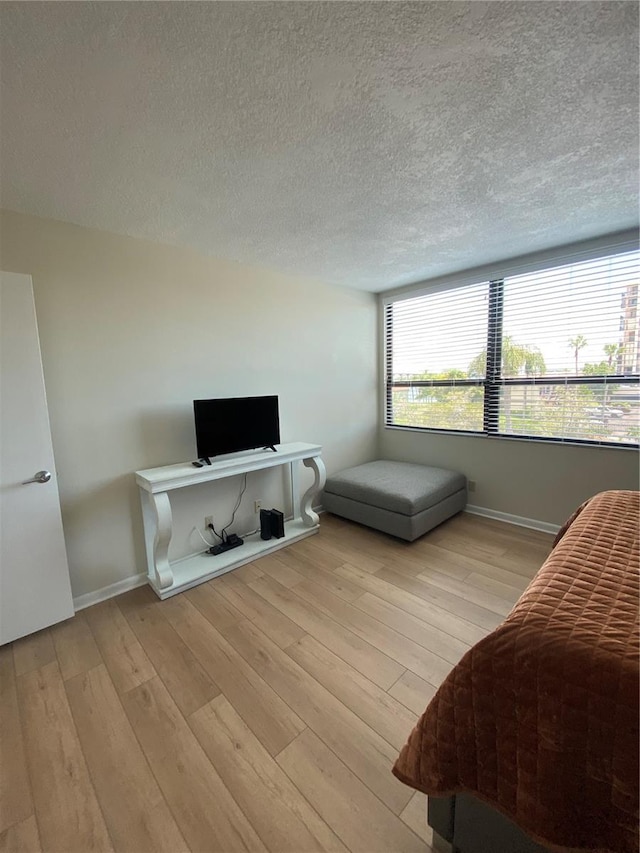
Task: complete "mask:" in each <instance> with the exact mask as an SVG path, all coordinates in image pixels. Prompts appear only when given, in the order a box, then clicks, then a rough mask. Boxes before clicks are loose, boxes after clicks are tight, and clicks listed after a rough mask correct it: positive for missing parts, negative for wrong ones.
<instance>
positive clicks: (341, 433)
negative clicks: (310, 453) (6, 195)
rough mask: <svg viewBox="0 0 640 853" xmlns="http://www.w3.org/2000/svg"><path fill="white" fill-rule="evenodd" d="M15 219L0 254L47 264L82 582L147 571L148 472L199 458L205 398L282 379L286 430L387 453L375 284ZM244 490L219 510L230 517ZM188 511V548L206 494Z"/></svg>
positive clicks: (55, 398)
mask: <svg viewBox="0 0 640 853" xmlns="http://www.w3.org/2000/svg"><path fill="white" fill-rule="evenodd" d="M0 226H1V231H0V237H1V247H0V248H1V256H0V268H2V269H4V270H7V271H11V272H22V273H29V274H31V275H32V276H33V285H34V293H35V301H36V311H37V316H38V323H39V329H40V340H41V346H42V355H43V364H44V372H45V380H46V386H47V394H48V401H49V410H50V416H51V425H52V435H53V444H54V451H55V456H56V468H57V470H58V476H59V486H60V494H61V501H62V514H63V522H64V528H65V537H66V542H67V549H68V555H69V563H70V570H71V580H72V586H73V591H74V595H76V596H78V595H81V594H85V593H88V592H91V591H93V590H97V589H100V588H102V587H105V586H107V585H109V584H112V583H114V582H117V581H119V580H122V579H124V578H127V577H129V576H131V575H134V574H136V573H139V572H142V571H144V570H145V558H144V549H143V539H142V530H141V524H142V522H141V514H140V509H139V504H138V494H137V489H136V487H135V484H134V477H133V472H134V471H136V470H138V469H141V468H148V467H153V466H157V465H167V464H171V463H174V462H182V461H185V460H189V459H193V458H194V455H195V437H194V432H193V415H192V400H193V399H194V398H201V397H216V396H221V397H222V396H234V395H237V396H244V395H253V394H278V395H279V397H280V416H281V433H282V441H283V442H287V441H310V442H317V443H319V444H322V445H323V447H324V458H325V462H326V465H327V469H328V471H333V470H337V469H339V468H342V467H345V466H348V465H354V464H357V463H359V462H362V461H366V460H368V459H371V458H373V457H374V456H375V452H376V441H377V425H376V419H377V411H376V399H377V389H376V367H375V366H376V350H375V344H376V303H375V299H374V297H373V296H372V295H370V294H364V293H361V292H357V291H351V290H348V289H341V288H335V287H331V286H327V285H323V284H319V283H317V282H312V281H307V280H300V279H294V278H291V277H285V276H282V275H279V274H276V273H274V272H271V271H268V270H262V269H257V268H253V267H248V266H244V265H241V264H236V263H233V262H229V261H223V260H218V259H212V258H206V257H203V256H200V255H198V254H196V253H194V252H192V251H189V250H185V249H180V248H175V247H170V246H163V245H158V244H154V243H150V242H146V241H142V240H134V239H129V238H126V237H120V236H117V235H114V234H108V233H104V232H99V231H95V230H91V229H85V228H80V227H76V226H73V225H67V224H64V223H61V222H56V221H52V220H45V219H38V218H35V217H29V216H23V215H19V214H15V213H7V212H5V213H2V218H1V219H0ZM272 473H273V477H272V479H271V480H270V481H267V480H266V479H265V478H264V477H262V478H256V480H255V482H253V483H252V482H251V479H250V480H249V484H248V487H247V492H246V495H245V498H244V499H243V504H242V508H241V510H240V512H239V514H238V516H237V522H238V524H237V526H236V527H235V528H234V529H237V530H238V531H239V532H242V531H246V529H247V528H248V527H250V526H251V525H253V524H254V522H255V517H254V515H253V500H254V498H258V497H259V498H264V497H267V498H268V499H269V500H273V501H281V500H282V497H281V496H280V493H281V492H282V489H283V483H282V482H281V481H282V477H280V479H278V475H277V474H276V472H272ZM306 473H307V472H306V471H305V474H306ZM225 488H226V489H227V492H226V493H225V491H224V490H225ZM237 494H238V483H236V482H235V481H233V482H230V483H228V484H227V486H226V487H223V488H222V491H220V492H217V493H216V497H215V499H212V501H211V502H209V503H208V504H207V506H206V509H207V513H206V514H214V515H215V516H216V517H219V518H227V520H228V517H229V516H230V511H231V508H232V507H233V503H234V502H235V498H236V496H237ZM275 505H278V504H277V503H276V504H275ZM176 514H177V516H178V517H179V520H181V521H180V524H181V527H180V525H179V527H180V529H179V530H178V531H177V534H178V535H177V541H176V544H175V548H176V551H177V552H178V553H180V552H187V551H189V550H192V551H193V550H197V549H198V547H203V546H202V543H201V542H200V541H199V540H198V539H197V537H196V538H195V540H194V538H193V535H192V527H193V526H194V525H196V524H198V523H199V524H200V525H201V526H202V521H203V518H202V517H201V516H203V508H202V504H201V503H198V504H195V503H194V504H193V505H191V506H190V505H189V504H188V501H187V503H186V504H185V503H184V502H183V505H182V506H181V507H179V508H178V510H177V513H176ZM33 533H34V535H35V534H37V531H33Z"/></svg>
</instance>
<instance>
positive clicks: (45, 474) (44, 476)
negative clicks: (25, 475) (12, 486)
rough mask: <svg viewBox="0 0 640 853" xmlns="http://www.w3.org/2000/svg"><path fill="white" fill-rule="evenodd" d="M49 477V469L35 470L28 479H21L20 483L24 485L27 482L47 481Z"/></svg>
mask: <svg viewBox="0 0 640 853" xmlns="http://www.w3.org/2000/svg"><path fill="white" fill-rule="evenodd" d="M50 479H51V474H50V472H49V471H37V472H36V473H35V474H34V475H33V477H32V478H31V479H30V480H23V481H22V485H23V486H26V485H27V484H28V483H48V482H49V480H50Z"/></svg>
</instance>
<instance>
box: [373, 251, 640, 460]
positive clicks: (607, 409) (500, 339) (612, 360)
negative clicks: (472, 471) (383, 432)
mask: <svg viewBox="0 0 640 853" xmlns="http://www.w3.org/2000/svg"><path fill="white" fill-rule="evenodd" d="M639 283H640V253H638V252H636V251H633V252H624V253H622V254H616V255H610V256H608V257H600V258H596V259H593V260H585V261H580V262H574V263H570V264H565V265H563V266H556V267H552V268H545V269H542V270H539V271H537V272H536V271H534V272H526V273H522V274H518V275H505V276H504V277H501V278H492V280H490V281H485V282H478V283H474V284H465V285H462V286H449V287H448V289H447V288H445V289H442V288H441V289H433V290H431V291H425V292H424V293H421V294H420V295H418V296H414V295H411V296H403V295H399V296H396V297H394V296H393V295H392V296H390V297H387V298H386V300H385V306H384V322H385V380H386V381H385V400H386V424H387V426H393V427H410V428H413V429H425V430H429V429H435V430H446V431H454V432H471V433H482V434H487V435H502V436H511V437H521V438H535V439H543V440H552V441H570V442H587V443H596V444H606V445H611V444H615V445H638V444H639V443H640V395H639V392H640V317H638V315H637V308H636V306H637V300H638V290H639Z"/></svg>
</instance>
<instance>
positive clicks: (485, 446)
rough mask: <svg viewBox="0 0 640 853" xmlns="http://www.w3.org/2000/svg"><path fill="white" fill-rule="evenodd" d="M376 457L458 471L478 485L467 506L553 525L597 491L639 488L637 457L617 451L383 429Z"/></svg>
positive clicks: (561, 521) (633, 452) (633, 454)
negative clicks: (379, 454) (378, 452)
mask: <svg viewBox="0 0 640 853" xmlns="http://www.w3.org/2000/svg"><path fill="white" fill-rule="evenodd" d="M380 452H381V455H382V456H384V457H385V458H387V459H399V460H404V461H406V462H422V463H424V464H426V465H439V466H441V467H443V468H453V469H455V470H458V471H462V472H464V473H465V474H466V475H467V477H468V478H469V479H470V480H475V481H476V483H477V488H476V492H475V493H473V494H470V495H469V503H470V504H474V505H475V506H481V507H485V508H488V509H492V510H497V511H498V512H504V513H509V514H510V515H518V516H521V517H524V518H529V519H534V520H536V521H545V522H549V523H551V524H562V523H563V522H564V521H565V519H566V518H567V517H568V516H569V515H570V514H571V512H573V510H574V509H575V508H576V507H577V506H579V505H580V504H581V503H582V501H583V500H585V499H586V498H588V497H590V496H591V495H594V494H596V493H597V492H600V491H604V490H605V489H637V488H638V454H637V452H636V451H635V450H623V449H621V448H612V449H609V448H601V447H580V446H577V445H559V444H545V443H544V442H533V441H532V442H529V441H518V440H511V439H499V438H485V437H483V436H462V435H441V434H437V433H429V434H426V433H421V432H412V431H409V430H398V429H388V428H386V429H385V428H383V429H382V430H381V434H380Z"/></svg>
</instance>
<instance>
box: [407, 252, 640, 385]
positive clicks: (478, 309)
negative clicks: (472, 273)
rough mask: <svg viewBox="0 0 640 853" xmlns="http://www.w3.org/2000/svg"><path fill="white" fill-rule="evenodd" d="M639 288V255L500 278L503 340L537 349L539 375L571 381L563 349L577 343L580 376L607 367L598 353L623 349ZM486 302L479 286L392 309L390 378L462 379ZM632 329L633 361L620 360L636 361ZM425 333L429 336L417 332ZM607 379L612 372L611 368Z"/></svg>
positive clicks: (567, 351)
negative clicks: (449, 374)
mask: <svg viewBox="0 0 640 853" xmlns="http://www.w3.org/2000/svg"><path fill="white" fill-rule="evenodd" d="M638 282H640V253H638V252H627V253H625V254H622V255H615V256H613V257H610V258H600V259H597V260H595V261H585V262H581V263H574V264H569V265H565V266H562V267H555V268H553V269H550V270H545V271H543V272H536V273H532V274H526V275H519V276H511V277H507V278H506V279H505V301H504V324H503V335H504V336H509V337H510V338H511V340H512V341H513V343H515V344H517V345H521V346H527V347H538V348H539V349H540V351H541V353H542V356H543V358H544V363H545V367H546V369H545V373H546V375H561V376H562V375H567V374H574V373H576V352H575V346H571V345H570V343H569V342H570V341H575V340H576V339H579V340H580V347H579V352H578V360H577V364H578V372H579V373H581V372H582V370H583V367H584V366H585V365H587V364H591V365H594V364H600V363H602V362H604V361H606V360H607V358H608V356H607V354H606V351H605V347H611V345H617V346H622V345H623V343H624V341H623V337H624V330H625V328H626V329H628V328H629V301H630V299H631V298H632V296H633V293H634V289H633V286H634V285H635V297H636V298H637V295H638V288H637V285H638ZM488 298H489V286H488V283H482V284H478V285H473V286H471V287H463V288H460V289H458V290H448V291H443V292H441V293H434V294H429V295H426V296H422V297H417V298H412V299H408V300H405V301H403V302H396V303H395V304H394V307H393V318H394V338H393V372H394V375H395V376H396V377H399V376H400V375H406V374H409V375H412V376H416V375H421V374H424V373H429V374H438V373H441V372H443V371H447V370H451V369H457V370H460V371H463V372H464V373H465V374H466V373H467V371H468V369H469V365H470V363H471V362H472V361H473V360H474V359H475V358H476V357H477V356H478V355H479V354H480V353H481V352H482V351H483V350H484V349H485V347H486V335H487V310H488ZM625 299H626V300H627V302H626V307H625ZM638 308H640V306H638V307H636V313H635V316H636V317H637V311H638ZM625 312H626V313H625ZM625 317H626V319H625ZM625 324H626V325H625ZM633 325H634V327H635V328H636V331H635V339H634V342H633V344H632V345H630V344H629V343H628V342H627V343H626V345H625V347H626V350H627V351H628V350H629V349H630V346H631V348H633V350H634V353H633V354H632V353H629V352H627V355H628V356H632V355H633V356H636V354H637V351H638V347H639V346H640V342H639V341H638V336H639V334H640V329H638V328H637V325H638V324H637V321H635V322H634V323H633ZM425 329H428V334H424V331H418V330H425ZM609 358H610V356H609ZM635 362H636V363H637V357H636V358H635ZM607 372H615V366H614V368H613V370H611V369H610V370H609V371H607Z"/></svg>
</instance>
